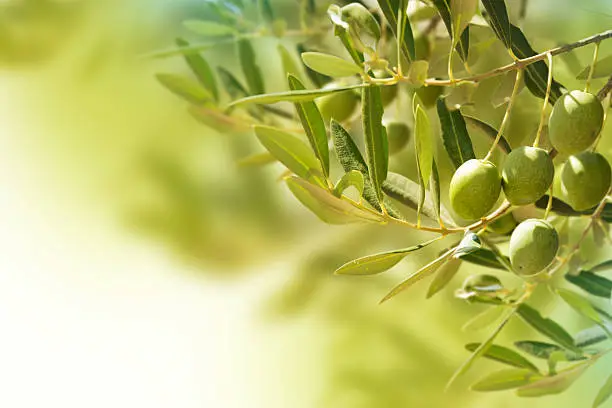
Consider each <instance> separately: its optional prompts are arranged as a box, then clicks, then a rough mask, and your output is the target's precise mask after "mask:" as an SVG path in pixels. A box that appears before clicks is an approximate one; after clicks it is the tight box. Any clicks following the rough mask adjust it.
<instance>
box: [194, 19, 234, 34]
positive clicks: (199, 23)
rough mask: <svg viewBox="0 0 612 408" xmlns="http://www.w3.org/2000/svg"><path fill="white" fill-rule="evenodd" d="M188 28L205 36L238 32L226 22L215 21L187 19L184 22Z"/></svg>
mask: <svg viewBox="0 0 612 408" xmlns="http://www.w3.org/2000/svg"><path fill="white" fill-rule="evenodd" d="M183 25H184V26H185V28H186V29H188V30H189V31H191V32H192V33H194V34H198V35H202V36H205V37H225V36H230V35H234V34H236V30H234V28H233V27H230V26H228V25H225V24H220V23H216V22H214V21H204V20H187V21H184V22H183Z"/></svg>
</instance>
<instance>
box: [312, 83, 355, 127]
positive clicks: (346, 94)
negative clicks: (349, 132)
mask: <svg viewBox="0 0 612 408" xmlns="http://www.w3.org/2000/svg"><path fill="white" fill-rule="evenodd" d="M357 102H358V101H357V95H355V93H353V91H343V92H334V93H332V94H329V95H326V96H323V97H322V98H320V99H319V101H318V105H319V110H320V111H321V115H322V116H323V119H324V120H325V122H326V123H329V121H330V120H331V118H334V119H336V120H337V121H338V122H344V121H345V120H347V119H349V118H350V117H351V115H352V114H353V111H354V110H355V108H356V107H357Z"/></svg>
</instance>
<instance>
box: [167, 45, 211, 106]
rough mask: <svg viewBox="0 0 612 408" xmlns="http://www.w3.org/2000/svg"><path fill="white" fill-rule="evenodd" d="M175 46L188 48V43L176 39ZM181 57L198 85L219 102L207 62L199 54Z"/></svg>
mask: <svg viewBox="0 0 612 408" xmlns="http://www.w3.org/2000/svg"><path fill="white" fill-rule="evenodd" d="M176 45H177V46H179V47H181V48H183V47H189V42H187V41H185V40H184V39H182V38H177V39H176ZM183 57H184V58H185V61H186V62H187V65H189V67H190V68H191V71H193V73H194V75H195V76H196V78H197V79H198V81H199V82H200V84H202V86H203V87H204V88H205V89H206V90H207V91H208V92H210V94H211V95H212V97H213V99H214V100H215V101H219V89H218V88H217V82H216V81H215V76H214V74H213V71H212V69H211V68H210V65H209V64H208V61H206V59H204V57H203V56H201V55H199V54H185V55H184V56H183Z"/></svg>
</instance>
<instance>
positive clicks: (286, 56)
mask: <svg viewBox="0 0 612 408" xmlns="http://www.w3.org/2000/svg"><path fill="white" fill-rule="evenodd" d="M276 49H277V50H278V54H279V55H280V57H281V62H282V64H283V71H284V72H285V74H286V75H293V76H294V77H296V78H297V79H299V80H300V82H302V83H303V82H304V81H303V79H302V71H301V70H300V68H299V67H298V65H297V63H296V62H295V59H294V58H293V56H292V55H291V53H290V52H289V50H288V49H287V48H285V46H284V45H282V44H278V46H277V47H276Z"/></svg>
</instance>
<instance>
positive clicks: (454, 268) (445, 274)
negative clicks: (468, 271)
mask: <svg viewBox="0 0 612 408" xmlns="http://www.w3.org/2000/svg"><path fill="white" fill-rule="evenodd" d="M460 266H461V260H460V259H449V260H448V261H446V263H445V264H444V265H442V266H441V267H440V269H438V272H437V273H436V275H435V276H434V279H433V280H432V281H431V284H430V285H429V289H428V290H427V298H428V299H429V298H430V297H432V296H433V295H435V294H436V293H438V292H439V291H441V290H442V289H443V288H444V287H445V286H446V285H448V284H449V282H450V281H451V280H452V279H453V277H454V276H455V275H456V274H457V272H459V267H460Z"/></svg>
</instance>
